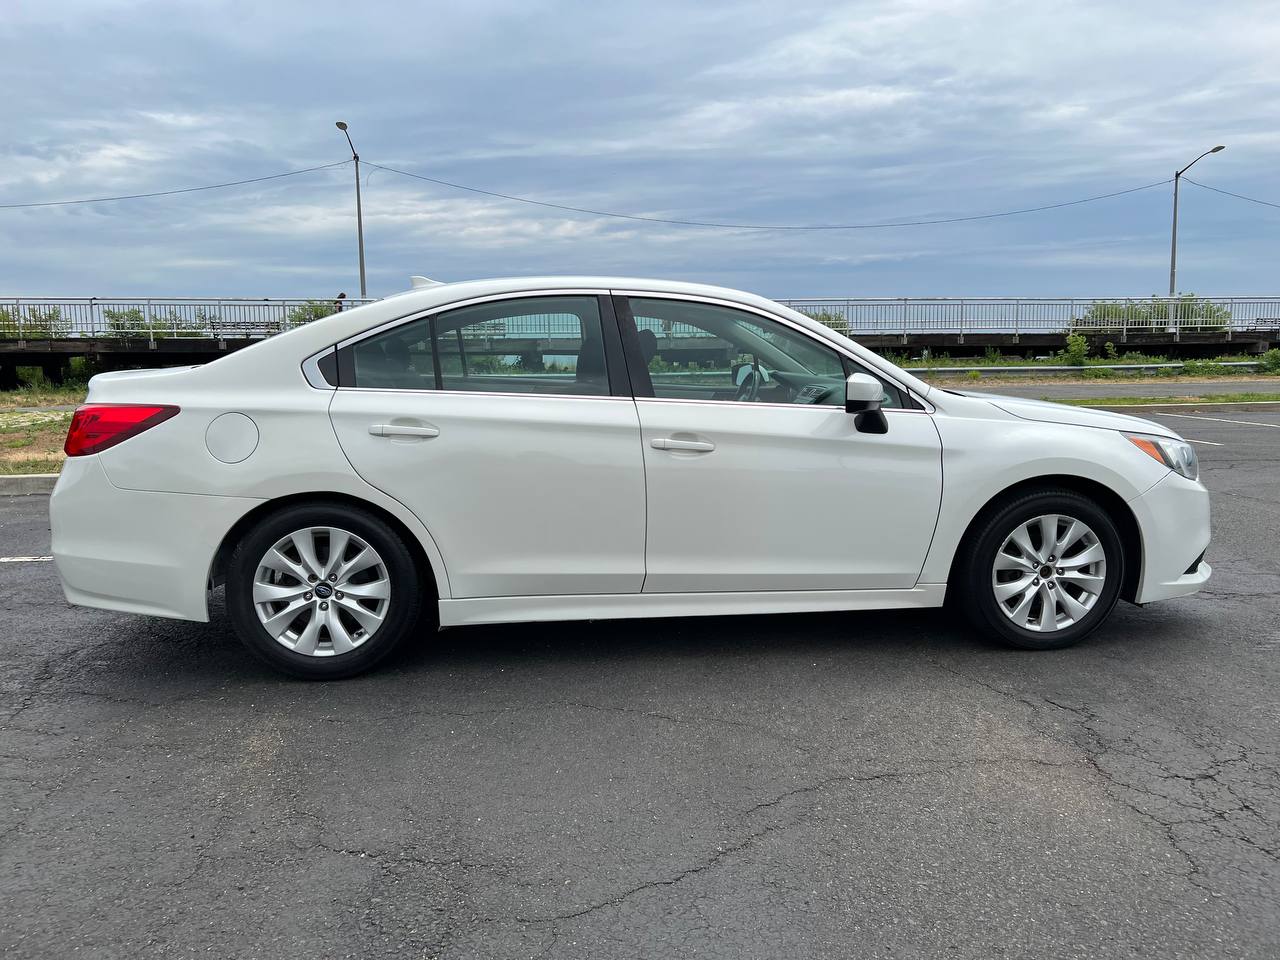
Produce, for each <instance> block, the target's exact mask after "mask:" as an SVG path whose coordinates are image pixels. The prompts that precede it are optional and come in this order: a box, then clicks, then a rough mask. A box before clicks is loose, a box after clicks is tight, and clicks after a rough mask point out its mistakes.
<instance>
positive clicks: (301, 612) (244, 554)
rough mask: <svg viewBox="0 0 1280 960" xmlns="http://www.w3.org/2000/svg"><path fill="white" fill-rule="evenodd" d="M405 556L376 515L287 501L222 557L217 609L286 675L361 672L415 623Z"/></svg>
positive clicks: (419, 591) (411, 569)
mask: <svg viewBox="0 0 1280 960" xmlns="http://www.w3.org/2000/svg"><path fill="white" fill-rule="evenodd" d="M424 592H425V591H424V586H423V582H422V579H421V577H420V575H419V571H418V569H417V564H416V563H415V562H414V558H413V554H412V553H410V551H409V549H408V547H407V546H406V545H405V543H404V542H403V541H402V540H401V538H400V537H399V536H398V535H397V533H396V532H395V531H394V530H393V529H392V528H391V527H390V526H388V525H387V524H386V523H385V522H384V521H382V520H381V519H379V518H378V517H377V516H375V515H374V514H372V513H370V512H367V511H364V510H360V509H358V508H355V507H350V506H347V505H345V504H314V505H299V506H295V507H289V508H286V509H284V510H282V511H281V512H279V513H277V514H273V515H272V516H271V517H269V518H268V519H266V520H265V521H264V522H263V523H261V524H259V525H258V526H257V527H256V528H254V530H253V531H252V532H250V533H249V534H248V535H247V536H246V537H245V538H244V539H243V540H241V542H240V543H239V545H237V547H236V548H235V550H234V551H233V553H232V555H231V560H230V563H229V564H228V569H227V610H228V613H229V614H230V616H231V620H232V623H233V624H234V625H235V628H236V632H237V633H238V634H239V636H240V639H241V640H242V641H244V643H245V645H246V646H247V647H248V648H249V649H250V650H251V651H253V652H254V653H255V654H256V655H257V656H259V657H260V658H262V659H263V660H265V661H266V662H267V663H269V664H270V665H271V666H273V667H275V668H276V669H278V670H281V671H283V672H285V673H288V674H290V675H292V676H295V677H303V678H306V679H315V680H324V679H339V678H341V677H349V676H353V675H355V674H357V673H361V672H363V671H365V670H368V669H369V668H370V667H372V666H373V665H374V664H376V663H377V662H378V661H379V660H381V659H382V658H383V657H385V656H387V655H388V654H389V653H391V651H392V650H394V649H395V648H396V647H397V646H398V645H399V644H400V642H401V641H402V640H403V639H404V638H405V637H406V636H407V635H408V634H409V633H411V632H412V631H413V629H414V627H415V625H416V624H417V622H418V618H419V615H420V613H421V608H422V596H423V593H424Z"/></svg>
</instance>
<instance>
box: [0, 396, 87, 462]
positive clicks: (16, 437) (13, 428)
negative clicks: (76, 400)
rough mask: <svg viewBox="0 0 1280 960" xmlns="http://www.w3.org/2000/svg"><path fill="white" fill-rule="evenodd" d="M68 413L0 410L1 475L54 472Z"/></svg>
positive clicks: (59, 457) (66, 425) (64, 457)
mask: <svg viewBox="0 0 1280 960" xmlns="http://www.w3.org/2000/svg"><path fill="white" fill-rule="evenodd" d="M70 423H71V412H70V411H60V410H50V411H40V412H37V413H12V412H8V413H6V412H0V474H5V473H57V472H58V471H59V470H61V469H62V461H63V460H65V459H66V456H65V455H64V454H63V452H62V445H63V443H64V442H65V441H66V439H67V427H68V426H69V425H70Z"/></svg>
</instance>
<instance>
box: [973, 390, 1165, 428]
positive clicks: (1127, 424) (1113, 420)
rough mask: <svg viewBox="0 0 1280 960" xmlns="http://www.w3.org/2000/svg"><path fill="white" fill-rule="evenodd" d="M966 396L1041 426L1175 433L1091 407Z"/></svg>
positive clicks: (983, 394) (979, 394) (988, 396)
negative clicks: (1047, 424) (1046, 424)
mask: <svg viewBox="0 0 1280 960" xmlns="http://www.w3.org/2000/svg"><path fill="white" fill-rule="evenodd" d="M964 395H965V396H966V397H973V398H974V399H977V400H986V401H987V402H988V403H990V404H992V405H993V406H995V407H998V408H999V409H1001V410H1003V411H1004V412H1005V413H1008V414H1010V415H1012V416H1015V417H1018V418H1020V419H1022V420H1038V421H1040V422H1041V423H1065V424H1070V425H1072V426H1077V427H1098V428H1100V429H1103V430H1127V431H1129V432H1131V433H1152V434H1156V435H1158V436H1161V437H1177V436H1178V434H1177V433H1176V432H1174V431H1173V430H1170V429H1169V428H1168V427H1166V426H1164V425H1163V424H1159V423H1155V422H1153V421H1151V420H1143V419H1142V418H1141V417H1130V416H1128V415H1126V414H1123V413H1112V412H1111V411H1109V410H1098V409H1096V408H1093V407H1073V406H1068V405H1067V404H1065V403H1049V402H1048V401H1046V400H1028V399H1025V398H1023V397H1002V396H1000V395H999V394H994V393H974V392H970V391H968V390H966V391H964Z"/></svg>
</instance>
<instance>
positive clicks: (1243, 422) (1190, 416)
mask: <svg viewBox="0 0 1280 960" xmlns="http://www.w3.org/2000/svg"><path fill="white" fill-rule="evenodd" d="M1152 416H1156V417H1181V418H1182V419H1183V420H1214V421H1217V422H1218V423H1238V424H1241V425H1242V426H1246V427H1270V428H1271V429H1272V430H1280V423H1263V422H1262V421H1261V420H1228V419H1226V418H1225V417H1200V416H1195V415H1194V414H1190V413H1161V412H1159V411H1154V412H1153V413H1152Z"/></svg>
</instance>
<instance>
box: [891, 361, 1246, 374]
mask: <svg viewBox="0 0 1280 960" xmlns="http://www.w3.org/2000/svg"><path fill="white" fill-rule="evenodd" d="M1210 363H1212V365H1213V366H1215V367H1236V368H1240V369H1249V370H1253V369H1256V368H1257V367H1258V366H1260V364H1259V362H1258V361H1257V360H1213V361H1210ZM1186 368H1187V365H1186V364H1185V363H1086V364H1084V365H1082V366H1074V365H1062V364H1052V365H1051V364H1045V363H1037V364H1028V365H1025V366H992V367H979V366H960V367H903V368H902V369H903V370H905V371H907V373H914V374H915V375H916V376H918V377H926V376H928V375H929V374H931V373H947V374H953V373H964V374H969V373H976V374H978V375H979V376H984V375H986V374H991V375H993V376H998V375H1000V374H1002V373H1080V372H1081V371H1083V370H1122V371H1133V372H1135V373H1136V372H1140V371H1151V370H1172V371H1175V372H1176V371H1183V370H1186Z"/></svg>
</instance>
